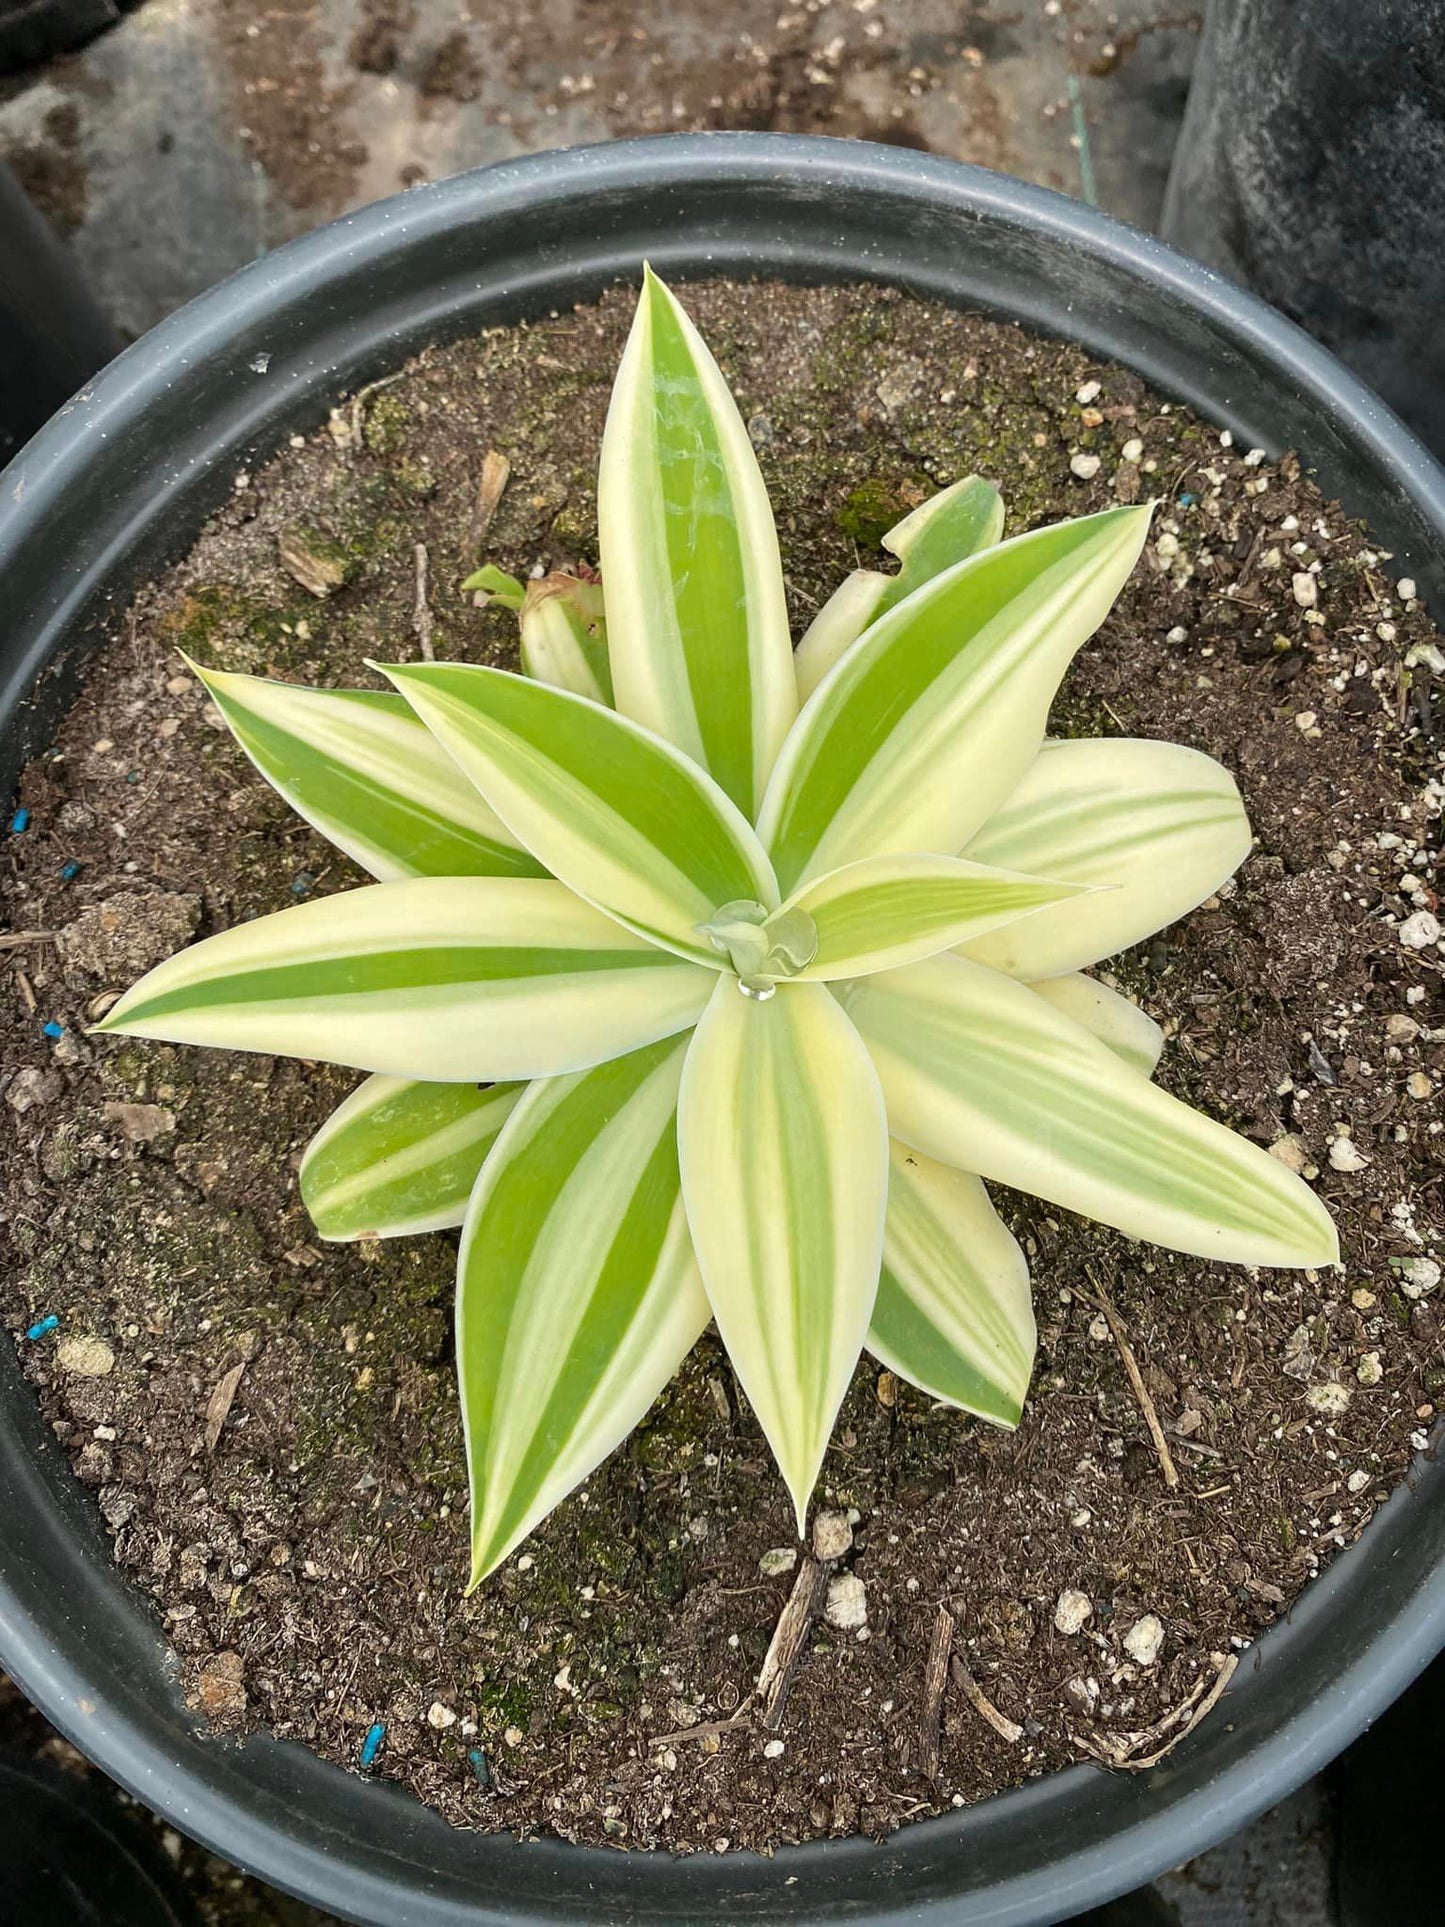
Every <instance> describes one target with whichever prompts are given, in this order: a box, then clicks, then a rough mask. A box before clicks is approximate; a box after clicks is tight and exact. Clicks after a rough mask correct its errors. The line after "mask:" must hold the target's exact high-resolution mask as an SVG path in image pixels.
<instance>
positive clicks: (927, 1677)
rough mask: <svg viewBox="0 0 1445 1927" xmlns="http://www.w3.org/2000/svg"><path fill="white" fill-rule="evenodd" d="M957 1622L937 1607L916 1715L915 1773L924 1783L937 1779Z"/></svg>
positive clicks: (944, 1608) (944, 1607)
mask: <svg viewBox="0 0 1445 1927" xmlns="http://www.w3.org/2000/svg"><path fill="white" fill-rule="evenodd" d="M957 1624H958V1622H957V1621H956V1620H955V1618H954V1616H953V1614H952V1613H951V1612H950V1611H949V1610H948V1608H947V1606H940V1607H939V1609H938V1613H937V1616H936V1617H935V1619H934V1622H933V1638H932V1639H931V1640H930V1641H929V1644H928V1660H927V1663H926V1664H925V1666H924V1668H923V1704H922V1706H921V1707H920V1709H919V1715H918V1770H919V1772H920V1773H921V1774H922V1775H923V1777H924V1778H925V1779H926V1780H936V1779H937V1778H938V1755H939V1747H940V1743H941V1739H942V1731H943V1691H944V1688H945V1687H946V1686H947V1684H948V1656H949V1654H950V1653H951V1652H952V1651H953V1634H954V1629H955V1627H956V1626H957Z"/></svg>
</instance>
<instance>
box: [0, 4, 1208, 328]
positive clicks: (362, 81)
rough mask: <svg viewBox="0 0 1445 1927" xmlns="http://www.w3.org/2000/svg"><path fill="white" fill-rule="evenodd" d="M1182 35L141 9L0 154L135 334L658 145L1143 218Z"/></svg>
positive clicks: (1156, 196)
mask: <svg viewBox="0 0 1445 1927" xmlns="http://www.w3.org/2000/svg"><path fill="white" fill-rule="evenodd" d="M1196 26H1197V19H1196V16H1195V15H1194V13H1193V11H1192V10H1191V9H1190V8H1189V7H1188V6H1185V7H1182V8H1177V7H1172V6H1171V5H1170V4H1169V0H1117V3H1116V4H1115V5H1114V6H1112V7H1108V6H1105V5H1103V4H1101V0H1068V3H1067V4H1065V3H1064V0H1024V3H1023V4H1019V0H975V4H973V5H967V4H965V5H959V4H958V0H799V3H798V4H789V0H729V4H727V5H724V6H716V5H712V6H708V5H704V4H702V0H686V3H683V4H680V3H679V0H429V3H428V4H424V5H418V4H414V0H275V3H274V4H271V5H268V6H260V5H257V6H255V7H250V8H248V7H245V6H241V5H237V4H235V0H146V4H145V5H143V6H141V7H140V8H139V9H138V10H137V11H136V12H135V13H134V14H132V15H130V16H128V17H127V18H126V19H125V20H124V21H123V22H122V23H121V24H120V26H118V27H117V28H116V29H115V30H114V31H113V32H111V33H108V34H106V35H104V36H103V37H102V38H101V39H99V40H97V41H95V42H93V43H92V45H91V46H90V47H89V48H87V49H86V50H85V51H84V52H83V53H81V54H80V55H78V56H76V57H74V58H72V59H69V60H66V61H63V62H57V63H54V64H52V66H51V67H50V68H49V69H48V70H47V71H44V72H41V73H39V74H37V75H35V76H34V77H33V78H32V79H31V82H30V84H29V85H28V86H24V87H22V89H21V90H20V91H19V92H18V93H16V94H14V95H13V97H12V98H10V99H9V100H8V101H6V102H5V103H4V104H0V155H3V156H4V157H6V158H7V159H9V160H10V162H11V164H12V165H13V166H14V167H15V168H16V170H17V172H18V173H19V174H20V177H21V179H22V182H24V183H25V184H26V185H27V186H28V187H29V189H30V191H31V192H32V194H33V196H34V198H35V199H36V201H37V203H38V204H39V205H40V206H41V207H42V208H43V210H44V211H46V212H47V213H49V214H50V215H51V217H52V218H53V219H54V220H55V221H56V222H57V224H58V225H59V226H60V227H61V228H62V230H63V231H64V232H65V233H66V234H67V235H68V236H69V239H70V243H71V246H72V247H73V249H74V251H75V255H76V259H77V261H78V262H79V264H80V266H81V268H82V270H83V271H84V273H85V274H86V275H87V277H88V278H89V279H90V281H91V283H92V285H93V286H94V288H95V289H96V292H97V294H98V295H99V297H100V299H101V301H102V303H103V305H104V306H105V307H106V308H107V309H108V311H109V312H110V313H111V314H112V315H113V316H114V317H115V319H116V320H117V322H118V323H119V324H120V325H121V326H122V327H123V328H124V329H126V330H127V331H128V332H130V333H138V332H140V331H141V330H143V329H144V328H147V327H149V326H151V325H152V324H153V323H154V322H155V321H156V320H158V319H159V318H160V317H161V316H162V315H163V314H165V313H168V312H169V311H170V310H171V309H172V308H173V307H175V306H176V305H178V303H180V302H181V301H183V300H185V299H187V298H188V297H189V296H191V295H192V294H196V293H199V292H200V291H201V290H202V289H203V288H206V287H208V286H210V285H211V284H212V283H213V282H215V281H216V280H218V279H220V278H221V277H222V276H223V275H225V274H227V273H230V272H231V271H232V270H234V269H235V268H237V267H239V266H240V265H242V264H243V263H244V262H245V261H247V260H250V259H253V258H254V257H255V256H256V255H258V254H260V253H263V252H264V251H265V250H266V249H268V248H270V247H274V246H275V245H276V244H277V243H278V242H280V241H282V240H285V239H288V238H289V237H290V236H291V235H293V234H297V233H300V232H302V231H304V230H305V229H306V228H309V227H312V226H314V225H316V224H317V223H318V222H320V221H323V220H328V219H330V218H331V217H332V216H333V215H335V214H338V213H341V212H343V211H345V210H346V209H347V208H350V207H356V206H360V205H362V204H364V203H365V202H368V201H371V200H375V199H378V198H380V197H381V196H383V195H387V194H393V193H396V192H398V191H400V190H402V189H404V188H406V187H408V186H411V185H414V184H415V183H417V182H418V181H422V180H436V179H439V178H441V177H443V176H445V175H448V174H452V173H455V172H457V171H459V170H460V169H462V168H466V167H474V166H477V165H480V164H482V163H484V162H487V161H493V160H499V159H503V158H505V157H506V156H508V155H512V154H517V153H523V152H528V151H532V150H535V149H539V148H547V147H559V146H571V145H575V144H577V143H579V142H584V141H595V140H606V139H611V138H615V137H617V136H619V135H625V134H637V133H649V132H659V131H663V130H667V129H674V130H694V129H700V128H713V127H753V128H778V129H786V130H790V131H797V132H809V133H824V134H827V133H833V134H845V135H855V136H859V137H862V138H864V139H875V140H886V141H891V142H894V143H897V144H901V145H905V146H911V147H920V148H927V149H929V150H931V151H932V152H935V153H939V154H946V155H950V156H952V157H953V158H955V159H959V160H968V161H976V162H979V163H981V164H983V165H985V166H990V167H996V168H999V169H1000V170H1002V171H1003V172H1006V173H1012V174H1015V175H1018V176H1020V177H1021V178H1023V179H1026V180H1031V181H1037V182H1039V183H1041V184H1043V185H1046V186H1049V187H1054V188H1058V189H1060V190H1061V191H1063V192H1065V193H1071V194H1081V195H1083V196H1085V197H1086V198H1090V199H1097V200H1098V201H1099V203H1100V204H1101V205H1103V206H1105V207H1107V208H1108V209H1109V210H1110V211H1111V212H1114V213H1117V214H1119V215H1121V216H1122V217H1123V218H1125V219H1128V220H1132V221H1135V222H1137V223H1139V224H1140V225H1144V226H1149V225H1152V224H1153V222H1154V221H1155V220H1156V218H1157V216H1158V212H1159V208H1160V205H1161V202H1162V196H1163V186H1164V178H1165V174H1166V172H1167V168H1168V163H1169V156H1170V153H1171V152H1172V148H1173V140H1174V132H1175V127H1176V125H1177V121H1178V117H1179V115H1180V113H1181V112H1182V109H1183V98H1184V89H1185V85H1186V82H1187V75H1188V69H1189V62H1190V59H1191V58H1192V52H1193V46H1194V40H1195V29H1196Z"/></svg>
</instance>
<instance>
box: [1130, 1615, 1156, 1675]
mask: <svg viewBox="0 0 1445 1927" xmlns="http://www.w3.org/2000/svg"><path fill="white" fill-rule="evenodd" d="M1163 1645H1164V1624H1163V1621H1162V1620H1161V1619H1160V1618H1159V1617H1158V1615H1157V1614H1156V1613H1145V1615H1144V1617H1143V1618H1142V1619H1136V1620H1135V1621H1134V1624H1133V1625H1132V1626H1131V1627H1130V1628H1129V1630H1128V1632H1127V1633H1125V1635H1124V1651H1125V1652H1126V1653H1127V1654H1128V1655H1129V1657H1130V1659H1132V1660H1135V1661H1137V1662H1138V1664H1139V1665H1140V1666H1152V1665H1153V1664H1154V1662H1155V1660H1156V1659H1158V1657H1159V1654H1160V1650H1161V1649H1162V1647H1163Z"/></svg>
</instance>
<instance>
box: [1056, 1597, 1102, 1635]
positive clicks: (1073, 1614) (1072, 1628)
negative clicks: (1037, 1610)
mask: <svg viewBox="0 0 1445 1927" xmlns="http://www.w3.org/2000/svg"><path fill="white" fill-rule="evenodd" d="M1093 1616H1094V1606H1093V1601H1092V1600H1091V1599H1090V1598H1089V1595H1088V1594H1087V1593H1086V1592H1080V1591H1079V1590H1078V1588H1077V1587H1075V1586H1067V1587H1065V1589H1064V1590H1063V1592H1061V1593H1060V1594H1059V1601H1058V1604H1057V1605H1056V1606H1055V1607H1054V1625H1055V1626H1056V1627H1057V1628H1058V1630H1059V1631H1060V1632H1061V1633H1076V1632H1078V1631H1080V1629H1081V1628H1082V1627H1083V1624H1084V1622H1085V1620H1088V1619H1092V1618H1093Z"/></svg>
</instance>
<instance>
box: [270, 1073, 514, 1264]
mask: <svg viewBox="0 0 1445 1927" xmlns="http://www.w3.org/2000/svg"><path fill="white" fill-rule="evenodd" d="M525 1088H526V1087H525V1086H524V1085H522V1084H489V1085H485V1086H480V1085H476V1084H431V1083H427V1084H419V1083H415V1082H412V1081H411V1080H409V1079H406V1078H400V1077H369V1078H368V1079H367V1080H366V1082H365V1083H364V1084H363V1085H361V1086H360V1088H359V1089H358V1090H356V1091H353V1093H352V1094H351V1096H350V1097H348V1098H347V1099H346V1101H345V1102H344V1103H343V1104H341V1105H340V1106H339V1107H338V1108H337V1109H336V1110H335V1111H333V1112H332V1114H331V1116H330V1117H329V1118H328V1119H327V1121H326V1122H325V1124H323V1125H322V1127H321V1129H320V1130H319V1131H318V1132H317V1133H316V1136H315V1137H314V1138H312V1140H311V1142H310V1144H309V1145H307V1147H306V1154H305V1156H304V1157H303V1158H302V1160H301V1172H300V1180H301V1198H302V1202H303V1203H304V1204H305V1206H306V1209H307V1210H308V1211H309V1212H310V1214H311V1221H312V1223H313V1224H314V1225H315V1226H316V1229H317V1230H318V1231H319V1232H320V1234H321V1236H322V1237H323V1238H327V1239H330V1240H333V1241H343V1240H347V1239H352V1238H394V1237H399V1236H402V1235H404V1234H410V1233H414V1232H420V1231H441V1230H445V1229H447V1228H448V1227H450V1226H452V1225H459V1224H460V1223H461V1222H462V1219H463V1218H464V1217H465V1216H466V1209H467V1199H468V1198H469V1197H470V1196H471V1192H472V1186H473V1184H474V1183H475V1182H476V1177H477V1173H478V1171H479V1170H480V1169H481V1167H482V1162H483V1160H484V1159H485V1157H486V1155H487V1153H488V1151H489V1150H490V1149H491V1147H492V1145H493V1144H494V1143H495V1142H496V1137H497V1133H498V1132H499V1131H500V1130H501V1128H502V1126H503V1125H504V1124H505V1123H506V1121H507V1119H508V1117H509V1116H510V1115H511V1113H512V1109H513V1106H514V1105H515V1104H516V1102H517V1099H518V1098H519V1097H520V1096H521V1094H522V1092H523V1090H524V1089H525Z"/></svg>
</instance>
